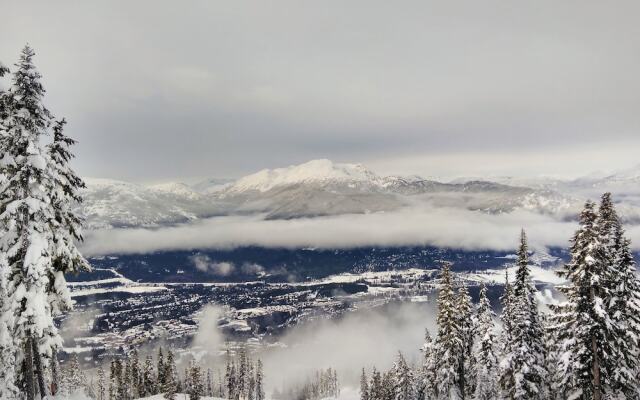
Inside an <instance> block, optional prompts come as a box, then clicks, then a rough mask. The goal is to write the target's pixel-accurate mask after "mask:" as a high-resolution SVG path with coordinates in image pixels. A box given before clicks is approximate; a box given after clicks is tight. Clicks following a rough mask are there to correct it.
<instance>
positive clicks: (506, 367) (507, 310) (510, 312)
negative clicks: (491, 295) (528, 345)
mask: <svg viewBox="0 0 640 400" xmlns="http://www.w3.org/2000/svg"><path fill="white" fill-rule="evenodd" d="M500 301H501V303H502V315H501V320H502V336H501V344H502V352H501V360H500V365H499V367H500V368H499V380H498V382H499V384H500V390H501V392H502V397H503V398H505V399H513V398H514V396H515V385H516V383H515V372H514V366H513V352H512V350H513V343H514V332H513V331H514V329H513V324H514V314H515V312H514V298H513V287H512V286H511V283H510V282H509V271H508V270H505V284H504V293H503V294H502V297H500Z"/></svg>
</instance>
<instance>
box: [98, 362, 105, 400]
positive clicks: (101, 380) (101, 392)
mask: <svg viewBox="0 0 640 400" xmlns="http://www.w3.org/2000/svg"><path fill="white" fill-rule="evenodd" d="M106 394H107V390H106V382H105V375H104V368H102V366H100V368H98V387H97V390H96V395H97V396H96V397H97V399H96V400H107V399H106Z"/></svg>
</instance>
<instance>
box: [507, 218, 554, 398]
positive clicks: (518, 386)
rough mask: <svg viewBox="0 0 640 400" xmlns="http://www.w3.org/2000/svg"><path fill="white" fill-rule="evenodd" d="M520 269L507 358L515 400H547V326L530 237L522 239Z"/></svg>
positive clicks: (518, 269)
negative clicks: (531, 261)
mask: <svg viewBox="0 0 640 400" xmlns="http://www.w3.org/2000/svg"><path fill="white" fill-rule="evenodd" d="M517 257H518V259H517V264H516V265H517V270H516V276H515V280H514V283H513V320H512V321H513V322H512V333H511V335H510V336H511V340H512V343H510V344H509V345H508V348H509V349H510V354H509V355H508V356H507V357H508V359H509V361H510V363H511V365H510V369H511V370H512V373H513V382H514V391H513V398H514V399H545V398H546V379H547V373H546V370H545V360H544V357H545V354H546V350H545V346H544V345H545V343H544V327H543V326H542V322H541V318H540V314H539V311H538V302H537V300H536V295H535V294H536V291H537V290H536V288H535V286H534V285H533V283H532V281H531V273H530V271H529V256H528V247H527V236H526V234H525V232H524V230H523V231H522V233H521V236H520V246H519V248H518V252H517Z"/></svg>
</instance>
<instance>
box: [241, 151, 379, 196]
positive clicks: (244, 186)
mask: <svg viewBox="0 0 640 400" xmlns="http://www.w3.org/2000/svg"><path fill="white" fill-rule="evenodd" d="M376 179H378V176H377V175H376V174H375V173H373V172H372V171H370V170H368V169H367V168H365V167H364V166H363V165H361V164H341V163H334V162H333V161H331V160H327V159H319V160H311V161H308V162H306V163H304V164H299V165H291V166H288V167H284V168H275V169H263V170H262V171H259V172H256V173H255V174H252V175H248V176H245V177H243V178H240V179H238V180H237V181H236V183H235V184H234V185H233V186H232V187H231V188H230V190H231V191H245V190H258V191H261V192H265V191H267V190H270V189H273V188H274V187H277V186H286V185H293V184H298V183H309V182H325V181H372V180H376Z"/></svg>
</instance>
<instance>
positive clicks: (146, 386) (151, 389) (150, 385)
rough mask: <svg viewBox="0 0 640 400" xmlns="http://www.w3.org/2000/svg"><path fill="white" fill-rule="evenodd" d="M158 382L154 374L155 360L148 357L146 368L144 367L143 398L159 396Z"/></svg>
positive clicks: (145, 362)
mask: <svg viewBox="0 0 640 400" xmlns="http://www.w3.org/2000/svg"><path fill="white" fill-rule="evenodd" d="M157 393H158V392H157V391H156V382H155V377H154V373H153V359H152V358H151V355H147V357H146V358H145V360H144V366H143V367H142V393H141V396H142V397H147V396H150V395H152V394H157Z"/></svg>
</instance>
